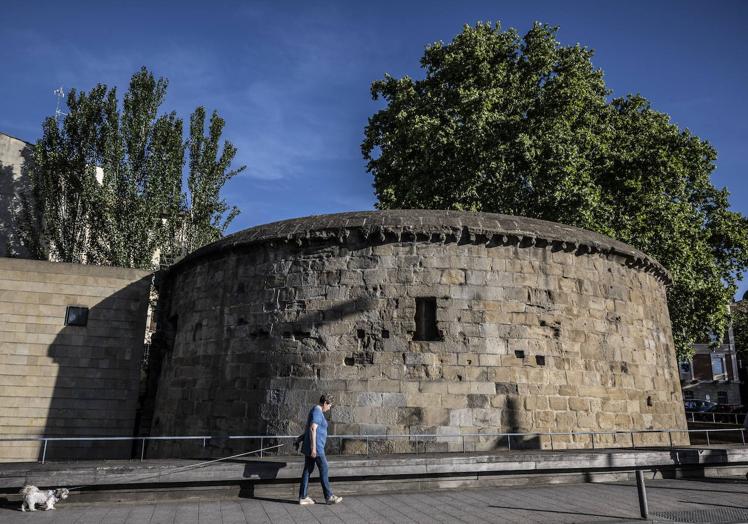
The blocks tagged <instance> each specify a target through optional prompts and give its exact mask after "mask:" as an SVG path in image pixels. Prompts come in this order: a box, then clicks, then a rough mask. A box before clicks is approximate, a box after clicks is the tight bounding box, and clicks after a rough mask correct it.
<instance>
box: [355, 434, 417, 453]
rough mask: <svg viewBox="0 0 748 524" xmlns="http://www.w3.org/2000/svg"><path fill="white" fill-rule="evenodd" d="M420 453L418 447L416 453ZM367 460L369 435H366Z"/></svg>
mask: <svg viewBox="0 0 748 524" xmlns="http://www.w3.org/2000/svg"><path fill="white" fill-rule="evenodd" d="M417 452H418V447H416V453H417ZM366 458H369V435H366Z"/></svg>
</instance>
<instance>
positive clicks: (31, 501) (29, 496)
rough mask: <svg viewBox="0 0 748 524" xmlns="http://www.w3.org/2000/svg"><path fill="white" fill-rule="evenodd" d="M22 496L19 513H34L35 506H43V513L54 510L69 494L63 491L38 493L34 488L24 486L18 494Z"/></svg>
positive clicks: (63, 489) (37, 489)
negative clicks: (27, 511)
mask: <svg viewBox="0 0 748 524" xmlns="http://www.w3.org/2000/svg"><path fill="white" fill-rule="evenodd" d="M19 493H20V494H21V495H23V503H22V504H21V511H26V509H28V510H29V511H36V505H37V504H39V505H41V506H44V511H47V510H50V509H55V504H57V502H59V501H60V500H64V499H66V498H68V495H69V494H70V492H69V491H68V490H67V489H65V488H61V489H55V490H52V489H50V490H49V491H40V490H39V488H37V487H36V486H24V487H23V489H22V490H21V491H20V492H19Z"/></svg>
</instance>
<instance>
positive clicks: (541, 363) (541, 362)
mask: <svg viewBox="0 0 748 524" xmlns="http://www.w3.org/2000/svg"><path fill="white" fill-rule="evenodd" d="M535 363H536V364H537V365H538V366H545V356H544V355H535Z"/></svg>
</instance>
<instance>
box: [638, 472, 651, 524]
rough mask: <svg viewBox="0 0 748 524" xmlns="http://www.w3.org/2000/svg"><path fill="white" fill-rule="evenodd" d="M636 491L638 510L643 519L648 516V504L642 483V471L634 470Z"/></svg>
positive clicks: (645, 490) (645, 489)
mask: <svg viewBox="0 0 748 524" xmlns="http://www.w3.org/2000/svg"><path fill="white" fill-rule="evenodd" d="M636 491H637V493H638V494H639V512H640V513H641V516H642V518H643V519H646V518H649V505H648V504H647V488H646V486H645V485H644V472H643V471H642V470H640V469H637V470H636Z"/></svg>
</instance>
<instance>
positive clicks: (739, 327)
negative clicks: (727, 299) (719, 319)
mask: <svg viewBox="0 0 748 524" xmlns="http://www.w3.org/2000/svg"><path fill="white" fill-rule="evenodd" d="M746 295H748V293H746ZM731 309H732V311H731V312H732V333H733V336H734V337H735V349H736V350H737V351H739V352H740V353H742V354H743V356H744V358H745V357H748V296H746V297H743V300H741V301H740V302H737V303H735V304H733V306H732V308H731Z"/></svg>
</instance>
